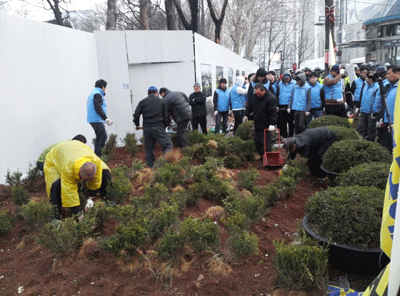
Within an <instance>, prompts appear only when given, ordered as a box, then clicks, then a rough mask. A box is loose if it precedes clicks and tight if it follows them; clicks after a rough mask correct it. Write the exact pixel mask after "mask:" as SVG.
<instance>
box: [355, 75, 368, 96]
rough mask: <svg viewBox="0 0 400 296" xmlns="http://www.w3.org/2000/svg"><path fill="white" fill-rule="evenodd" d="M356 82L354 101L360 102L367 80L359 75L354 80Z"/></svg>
mask: <svg viewBox="0 0 400 296" xmlns="http://www.w3.org/2000/svg"><path fill="white" fill-rule="evenodd" d="M354 83H355V84H356V90H355V91H354V101H355V102H359V101H360V95H361V89H362V86H363V84H364V83H366V82H365V81H364V80H362V79H361V78H360V77H358V78H357V79H356V80H354Z"/></svg>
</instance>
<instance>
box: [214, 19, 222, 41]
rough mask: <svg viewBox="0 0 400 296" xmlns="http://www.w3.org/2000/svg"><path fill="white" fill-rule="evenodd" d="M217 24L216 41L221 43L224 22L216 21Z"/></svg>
mask: <svg viewBox="0 0 400 296" xmlns="http://www.w3.org/2000/svg"><path fill="white" fill-rule="evenodd" d="M214 25H215V40H214V41H215V43H217V44H221V29H222V22H216V23H214Z"/></svg>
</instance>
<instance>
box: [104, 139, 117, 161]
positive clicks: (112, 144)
mask: <svg viewBox="0 0 400 296" xmlns="http://www.w3.org/2000/svg"><path fill="white" fill-rule="evenodd" d="M115 148H117V135H115V134H111V135H109V137H108V140H107V142H106V145H105V146H104V147H103V149H102V151H101V152H102V154H104V156H106V157H107V159H112V158H113V157H114V153H115Z"/></svg>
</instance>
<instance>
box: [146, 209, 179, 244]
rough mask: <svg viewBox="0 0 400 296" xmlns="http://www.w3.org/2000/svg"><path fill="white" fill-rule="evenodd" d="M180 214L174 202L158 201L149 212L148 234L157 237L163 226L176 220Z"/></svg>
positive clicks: (165, 226)
mask: <svg viewBox="0 0 400 296" xmlns="http://www.w3.org/2000/svg"><path fill="white" fill-rule="evenodd" d="M179 215H180V211H179V207H178V204H176V203H174V202H170V203H167V202H165V201H163V202H161V203H160V206H159V207H158V208H153V209H152V210H151V211H150V214H149V224H150V226H149V235H150V237H151V238H153V237H158V236H159V235H160V234H161V233H162V232H163V231H164V229H165V228H167V227H169V226H170V225H172V224H174V223H175V222H177V221H178V218H179Z"/></svg>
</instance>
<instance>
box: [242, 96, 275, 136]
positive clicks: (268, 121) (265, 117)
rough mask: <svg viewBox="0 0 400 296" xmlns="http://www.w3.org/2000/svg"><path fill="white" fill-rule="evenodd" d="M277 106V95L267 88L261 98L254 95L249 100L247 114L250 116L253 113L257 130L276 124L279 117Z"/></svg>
mask: <svg viewBox="0 0 400 296" xmlns="http://www.w3.org/2000/svg"><path fill="white" fill-rule="evenodd" d="M276 107H277V103H276V99H275V96H274V95H273V94H272V93H271V92H270V91H269V90H266V92H265V94H264V96H262V97H261V98H260V97H258V96H257V95H254V98H253V99H252V100H249V101H248V103H247V107H246V111H245V116H247V117H248V116H249V115H250V114H251V113H253V116H254V128H255V129H256V130H257V131H262V130H264V129H266V128H268V127H269V126H270V125H276V121H277V118H278V111H277V108H276Z"/></svg>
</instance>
